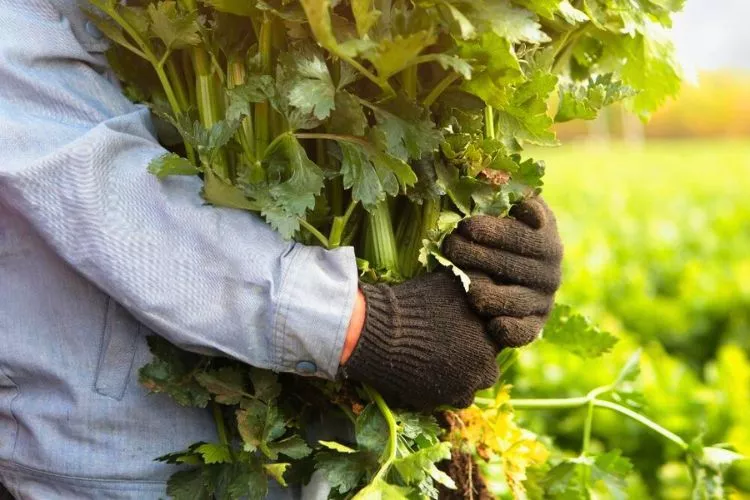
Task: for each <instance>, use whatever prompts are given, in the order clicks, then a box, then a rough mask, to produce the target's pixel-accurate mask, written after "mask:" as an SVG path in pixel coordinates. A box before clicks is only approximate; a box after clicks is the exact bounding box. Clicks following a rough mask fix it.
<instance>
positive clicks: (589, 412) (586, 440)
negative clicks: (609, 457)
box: [581, 399, 595, 456]
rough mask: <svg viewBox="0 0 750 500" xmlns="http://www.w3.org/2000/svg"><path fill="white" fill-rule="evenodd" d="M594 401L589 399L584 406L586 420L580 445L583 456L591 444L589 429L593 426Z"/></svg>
mask: <svg viewBox="0 0 750 500" xmlns="http://www.w3.org/2000/svg"><path fill="white" fill-rule="evenodd" d="M594 401H595V400H593V399H592V400H591V401H589V404H588V405H587V406H586V420H585V421H584V423H583V444H582V445H581V456H585V455H586V454H587V453H588V451H589V445H590V444H591V431H592V429H593V428H594Z"/></svg>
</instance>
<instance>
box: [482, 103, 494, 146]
mask: <svg viewBox="0 0 750 500" xmlns="http://www.w3.org/2000/svg"><path fill="white" fill-rule="evenodd" d="M484 133H485V136H486V137H487V138H488V139H494V138H495V110H494V109H492V106H490V105H489V104H488V105H487V106H486V107H485V108H484Z"/></svg>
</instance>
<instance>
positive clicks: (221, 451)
mask: <svg viewBox="0 0 750 500" xmlns="http://www.w3.org/2000/svg"><path fill="white" fill-rule="evenodd" d="M195 452H196V453H198V454H200V455H201V456H202V457H203V462H204V463H207V464H224V463H230V462H231V461H232V453H231V451H230V450H229V446H228V445H225V444H218V443H205V444H202V445H200V446H199V447H198V448H196V449H195Z"/></svg>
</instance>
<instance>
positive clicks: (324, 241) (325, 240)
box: [298, 217, 330, 248]
mask: <svg viewBox="0 0 750 500" xmlns="http://www.w3.org/2000/svg"><path fill="white" fill-rule="evenodd" d="M298 220H299V223H300V226H302V227H304V228H305V229H307V230H308V231H309V232H310V234H312V235H313V236H315V238H316V239H317V240H318V241H319V242H320V243H321V244H322V245H323V246H324V247H325V248H330V242H329V241H328V238H326V237H325V236H324V235H323V233H321V232H320V231H318V230H317V229H315V226H313V225H312V224H310V223H309V222H307V221H306V220H305V219H303V218H302V217H299V219H298Z"/></svg>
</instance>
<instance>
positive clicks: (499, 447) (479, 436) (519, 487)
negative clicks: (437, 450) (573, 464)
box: [458, 385, 549, 498]
mask: <svg viewBox="0 0 750 500" xmlns="http://www.w3.org/2000/svg"><path fill="white" fill-rule="evenodd" d="M509 401H510V386H507V385H506V386H504V387H503V388H501V390H500V391H498V394H497V396H496V398H495V402H494V404H493V405H492V406H491V407H489V408H485V409H481V408H479V407H477V406H471V407H469V408H467V409H465V410H462V411H460V412H459V413H458V415H459V418H460V420H461V422H462V424H463V425H461V426H458V432H459V433H460V436H461V438H463V439H464V440H466V441H468V442H469V443H471V444H472V445H473V446H474V447H475V448H476V450H477V452H478V454H479V456H480V457H487V456H489V455H495V456H497V457H499V458H500V460H501V462H502V464H503V469H504V471H505V479H506V481H507V483H508V486H509V487H510V488H511V489H512V490H513V491H514V492H515V493H516V498H520V496H519V495H521V494H523V481H524V480H525V479H526V470H527V469H528V468H529V467H531V466H534V465H541V464H543V463H544V462H546V461H547V458H548V457H549V452H548V451H547V448H546V447H545V446H544V445H543V444H542V443H540V442H539V441H537V439H536V435H535V434H533V433H532V432H530V431H527V430H525V429H522V428H521V427H519V426H518V425H517V424H516V422H515V420H514V418H513V410H512V408H511V407H510V406H509V405H508V403H509Z"/></svg>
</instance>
